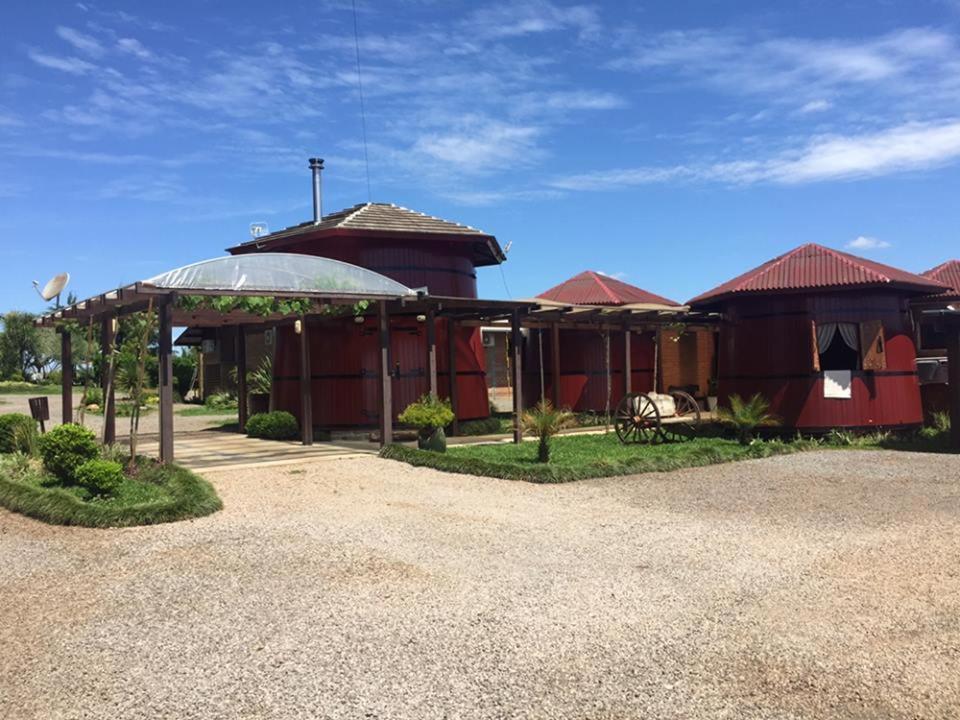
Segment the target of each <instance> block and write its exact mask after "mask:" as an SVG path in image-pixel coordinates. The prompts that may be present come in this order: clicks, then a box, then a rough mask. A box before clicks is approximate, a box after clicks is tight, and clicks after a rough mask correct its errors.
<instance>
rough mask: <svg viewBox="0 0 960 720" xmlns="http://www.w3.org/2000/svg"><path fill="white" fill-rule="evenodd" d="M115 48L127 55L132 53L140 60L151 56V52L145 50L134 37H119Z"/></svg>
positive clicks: (148, 58)
mask: <svg viewBox="0 0 960 720" xmlns="http://www.w3.org/2000/svg"><path fill="white" fill-rule="evenodd" d="M117 49H118V50H120V51H121V52H125V53H127V54H129V55H134V56H136V57H138V58H140V59H141V60H150V59H152V58H153V53H152V52H150V51H149V50H147V49H146V48H145V47H144V46H143V44H142V43H141V42H140V41H139V40H137V39H136V38H120V39H119V40H117Z"/></svg>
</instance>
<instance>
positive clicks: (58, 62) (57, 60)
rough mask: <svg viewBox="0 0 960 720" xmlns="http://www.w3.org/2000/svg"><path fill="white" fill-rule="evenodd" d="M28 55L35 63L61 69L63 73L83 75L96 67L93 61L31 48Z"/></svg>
mask: <svg viewBox="0 0 960 720" xmlns="http://www.w3.org/2000/svg"><path fill="white" fill-rule="evenodd" d="M28 55H29V56H30V59H31V60H33V61H34V62H35V63H36V64H37V65H42V66H43V67H47V68H51V69H53V70H61V71H63V72H65V73H70V74H71V75H85V74H87V73H88V72H90V71H91V70H95V69H96V67H97V66H96V65H94V64H93V63H88V62H87V61H86V60H81V59H80V58H77V57H61V56H59V55H47V54H46V53H42V52H38V51H36V50H31V51H30V52H29V53H28Z"/></svg>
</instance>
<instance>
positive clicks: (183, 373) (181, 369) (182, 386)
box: [173, 352, 197, 397]
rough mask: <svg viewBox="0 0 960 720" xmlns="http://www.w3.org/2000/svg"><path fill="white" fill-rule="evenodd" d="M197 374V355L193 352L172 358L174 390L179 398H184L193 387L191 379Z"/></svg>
mask: <svg viewBox="0 0 960 720" xmlns="http://www.w3.org/2000/svg"><path fill="white" fill-rule="evenodd" d="M196 372H197V355H196V353H194V352H185V353H182V354H180V355H174V356H173V382H174V390H176V392H178V393H179V394H180V397H186V395H187V393H189V392H190V390H191V388H192V386H193V379H194V377H195V376H196Z"/></svg>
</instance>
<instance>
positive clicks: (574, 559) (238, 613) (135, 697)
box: [0, 451, 960, 720]
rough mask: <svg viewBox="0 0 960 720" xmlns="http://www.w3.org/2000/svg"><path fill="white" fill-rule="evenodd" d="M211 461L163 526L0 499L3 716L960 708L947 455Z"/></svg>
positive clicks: (952, 499)
mask: <svg viewBox="0 0 960 720" xmlns="http://www.w3.org/2000/svg"><path fill="white" fill-rule="evenodd" d="M209 477H210V479H211V480H212V481H214V482H215V484H216V485H217V488H218V489H219V491H220V493H221V495H222V497H223V500H224V503H225V505H226V509H225V510H224V511H223V512H221V513H219V514H217V515H214V516H211V517H208V518H203V519H200V520H196V521H192V522H186V523H180V524H175V525H167V526H160V527H154V528H133V529H127V530H109V531H93V530H83V529H71V528H54V527H48V526H45V525H42V524H40V523H37V522H34V521H30V520H27V519H24V518H21V517H19V516H14V515H11V514H9V513H6V512H3V511H0V578H2V584H0V717H10V718H18V719H20V718H24V719H25V718H177V719H183V718H277V719H280V718H283V719H284V720H288V719H290V718H365V717H366V718H565V719H566V718H591V719H600V718H609V719H613V718H617V719H622V718H638V717H651V718H701V717H702V718H738V719H739V718H838V717H839V718H847V717H849V718H870V719H871V720H873V719H877V718H956V717H958V715H960V564H958V560H960V557H958V555H960V553H958V551H960V456H934V455H917V454H909V453H893V452H888V453H881V452H857V451H842V452H841V451H833V452H819V453H808V454H801V455H795V456H788V457H777V458H771V459H767V460H759V461H751V462H743V463H738V464H732V465H723V466H715V467H711V468H701V469H693V470H687V471H681V472H673V473H665V474H657V475H644V476H637V477H632V478H619V479H609V480H602V481H588V482H580V483H574V484H569V485H559V486H536V485H529V484H524V483H513V482H508V481H499V480H486V479H475V478H467V477H464V476H453V475H447V474H444V473H439V472H435V471H430V470H425V469H414V468H410V467H407V466H404V465H400V464H395V463H391V462H389V461H385V460H380V459H377V458H359V459H351V460H344V461H338V462H325V463H321V464H315V465H313V466H311V467H302V468H301V467H295V468H291V467H289V466H287V467H282V468H275V469H269V470H263V469H259V470H253V471H247V472H243V473H236V472H234V473H223V474H210V475H209Z"/></svg>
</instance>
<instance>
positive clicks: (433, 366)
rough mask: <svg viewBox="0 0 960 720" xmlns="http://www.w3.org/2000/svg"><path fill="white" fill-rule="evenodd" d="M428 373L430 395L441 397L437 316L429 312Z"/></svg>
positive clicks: (431, 311)
mask: <svg viewBox="0 0 960 720" xmlns="http://www.w3.org/2000/svg"><path fill="white" fill-rule="evenodd" d="M427 372H428V373H429V377H430V395H431V396H432V397H434V398H436V397H439V395H438V390H437V314H436V312H435V311H433V310H428V311H427Z"/></svg>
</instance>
